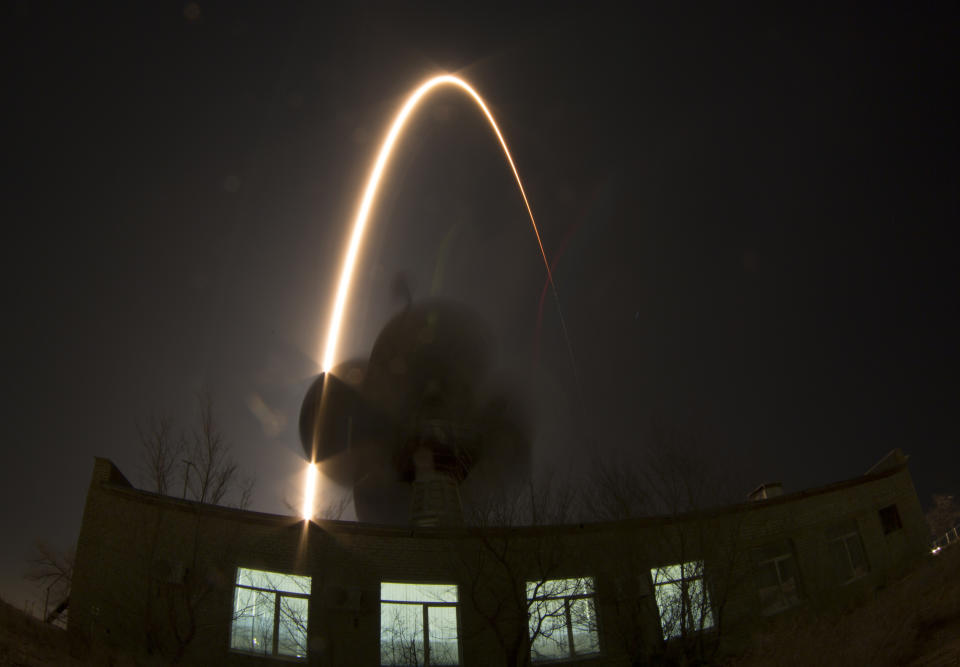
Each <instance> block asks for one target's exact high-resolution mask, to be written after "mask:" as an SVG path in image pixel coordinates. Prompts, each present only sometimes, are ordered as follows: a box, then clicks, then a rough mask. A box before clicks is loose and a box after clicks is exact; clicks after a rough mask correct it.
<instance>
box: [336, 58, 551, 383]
mask: <svg viewBox="0 0 960 667" xmlns="http://www.w3.org/2000/svg"><path fill="white" fill-rule="evenodd" d="M442 85H452V86H456V87H458V88H460V89H461V90H463V91H465V92H466V93H467V94H468V95H469V96H470V97H471V98H473V101H474V102H476V103H477V106H479V107H480V109H481V111H483V115H485V116H486V117H487V120H488V121H489V122H490V127H491V128H493V132H494V134H496V135H497V139H498V140H499V141H500V146H501V147H502V148H503V154H504V155H505V156H506V158H507V162H508V163H509V164H510V169H511V171H513V177H514V178H515V179H516V181H517V187H518V188H519V189H520V196H521V197H523V203H524V205H525V206H526V207H527V215H529V216H530V224H531V225H532V226H533V233H534V234H535V235H536V237H537V245H538V246H539V247H540V255H541V256H542V257H543V265H544V267H545V268H546V270H547V278H548V280H549V281H550V286H551V287H553V292H554V297H556V286H554V284H553V274H552V272H551V271H550V262H549V261H548V260H547V253H546V252H544V250H543V242H542V241H541V240H540V231H539V230H538V229H537V221H536V220H534V217H533V209H531V208H530V202H529V201H528V200H527V193H526V191H525V190H524V189H523V182H522V181H521V180H520V173H519V172H518V171H517V165H515V164H514V162H513V157H512V156H511V155H510V149H509V148H508V147H507V142H506V140H505V139H504V138H503V135H502V134H501V133H500V128H499V127H498V126H497V121H496V120H494V118H493V114H492V113H490V109H488V108H487V105H486V104H485V103H484V101H483V98H482V97H480V94H479V93H478V92H477V91H476V90H474V89H473V87H472V86H471V85H470V84H468V83H467V82H466V81H464V80H463V79H461V78H460V77H457V76H453V75H452V74H442V75H440V76H435V77H433V78H432V79H428V80H427V81H426V82H424V83H423V84H421V85H420V87H419V88H417V89H416V90H415V91H413V93H412V94H411V95H410V97H408V98H407V101H406V102H404V104H403V107H401V109H400V111H399V112H398V113H397V115H396V117H395V118H394V120H393V125H391V126H390V131H389V132H388V133H387V137H386V139H384V140H383V144H382V145H381V146H380V153H379V154H378V155H377V161H376V162H375V163H374V165H373V170H372V171H371V172H370V177H369V178H368V179H367V187H366V189H365V190H364V193H363V199H362V200H361V201H360V209H359V210H358V211H357V217H356V219H355V220H354V222H353V231H352V232H351V234H350V244H349V245H348V246H347V254H346V256H345V257H344V260H343V268H342V269H341V271H340V282H339V283H338V284H337V295H336V299H335V301H334V305H333V316H332V317H331V319H330V325H329V329H328V330H327V343H326V347H325V349H324V353H323V365H322V367H321V369H322V370H323V371H324V372H326V371H328V370H330V367H331V366H333V363H334V356H335V355H336V352H337V341H338V338H339V336H340V325H341V323H342V320H343V309H344V307H345V306H346V302H347V296H348V295H349V293H350V282H351V279H352V278H353V268H354V265H355V264H356V261H357V253H358V252H359V250H360V244H361V243H362V242H363V232H364V229H365V228H366V226H367V218H368V217H369V216H370V210H371V208H372V207H373V202H374V199H375V198H376V196H377V188H378V187H379V185H380V178H381V177H382V176H383V171H384V169H385V168H386V166H387V161H388V160H389V159H390V155H391V153H392V151H393V145H394V144H395V143H396V141H397V138H398V137H399V135H400V132H401V131H402V130H403V128H404V125H406V122H407V119H408V118H409V117H410V114H411V113H413V110H414V109H415V108H416V107H417V104H419V102H420V100H421V99H423V97H424V96H425V95H426V94H427V93H429V92H430V91H431V90H433V89H434V88H436V87H437V86H442ZM558 305H559V301H558ZM561 318H562V314H561ZM564 326H565V324H564ZM568 347H569V341H568Z"/></svg>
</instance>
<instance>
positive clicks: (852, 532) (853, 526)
mask: <svg viewBox="0 0 960 667" xmlns="http://www.w3.org/2000/svg"><path fill="white" fill-rule="evenodd" d="M847 525H848V524H842V525H841V526H838V527H837V528H835V529H834V531H835V534H834V535H831V534H830V533H827V549H828V550H830V549H832V547H833V545H834V544H835V543H839V544H842V545H843V552H844V554H846V556H847V565H848V566H849V568H850V574H851V575H852V576H851V577H850V578H848V579H841V580H840V585H841V586H846V585H847V584H850V583H853V582H854V581H857V580H858V579H863V578H864V577H865V576H867V575H868V574H870V559H869V557H868V556H867V549H866V547H865V546H864V545H863V538H862V537H861V536H860V526H859V525H858V524H857V522H856V521H853V522H851V523H850V524H849V529H846V526H847ZM842 531H845V532H842ZM851 540H856V541H857V543H858V544H859V545H860V553H861V554H863V565H864V567H863V573H862V574H857V568H856V567H854V563H853V556H852V555H851V553H850V541H851ZM838 574H839V573H838Z"/></svg>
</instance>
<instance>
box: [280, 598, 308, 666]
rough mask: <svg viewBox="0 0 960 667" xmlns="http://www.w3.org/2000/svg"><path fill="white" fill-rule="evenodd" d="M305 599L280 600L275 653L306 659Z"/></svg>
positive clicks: (306, 602) (306, 604) (306, 601)
mask: <svg viewBox="0 0 960 667" xmlns="http://www.w3.org/2000/svg"><path fill="white" fill-rule="evenodd" d="M308 602H309V601H308V600H307V598H292V597H287V596H281V598H280V624H279V631H278V633H277V653H278V654H279V655H286V656H292V657H295V658H306V657H307V606H308Z"/></svg>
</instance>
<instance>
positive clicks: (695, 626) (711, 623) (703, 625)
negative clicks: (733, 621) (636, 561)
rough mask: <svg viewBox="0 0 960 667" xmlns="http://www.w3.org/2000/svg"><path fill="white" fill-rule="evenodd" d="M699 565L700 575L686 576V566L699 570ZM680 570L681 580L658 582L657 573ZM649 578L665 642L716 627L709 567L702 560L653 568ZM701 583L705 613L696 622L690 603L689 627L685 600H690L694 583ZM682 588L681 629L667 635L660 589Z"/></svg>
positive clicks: (688, 612) (648, 574) (688, 610)
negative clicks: (690, 592) (684, 612)
mask: <svg viewBox="0 0 960 667" xmlns="http://www.w3.org/2000/svg"><path fill="white" fill-rule="evenodd" d="M698 564H699V574H694V575H691V576H687V575H685V574H684V572H685V567H686V566H691V565H692V566H694V569H695V570H696V569H697V566H698ZM674 567H676V568H680V578H679V579H664V580H662V581H658V580H657V576H656V575H655V573H659V572H661V571H664V570H668V569H670V568H674ZM647 576H648V577H649V578H650V588H651V590H652V591H653V602H654V605H655V607H656V610H657V619H658V620H659V622H660V635H661V636H662V638H663V641H665V642H670V641H673V640H676V639H679V638H682V637H683V636H684V635H685V634H696V633H700V632H707V631H708V630H711V629H713V628H714V627H716V624H717V623H716V619H715V618H714V609H713V596H712V595H711V594H710V589H709V587H708V586H707V567H706V563H705V562H704V561H703V560H702V559H698V560H689V561H683V562H681V563H669V564H667V565H661V566H659V567H652V568H650V570H649V571H648V573H647ZM698 581H699V582H700V590H701V593H702V595H703V600H704V604H703V611H702V612H701V613H699V618H698V619H696V621H695V620H694V617H693V612H694V609H693V605H692V604H689V602H688V609H687V614H686V615H687V616H688V617H689V620H690V626H689V627H687V626H686V624H685V619H684V618H683V613H682V612H683V607H682V605H683V604H684V603H683V599H684V598H687V599H688V600H689V597H690V594H689V587H690V585H691V584H692V583H694V582H698ZM674 585H679V586H680V594H681V596H682V597H681V615H680V629H679V631H676V632H674V633H673V634H669V635H668V634H667V630H665V629H664V627H663V619H664V613H665V612H664V609H663V608H662V607H661V606H660V595H659V594H658V589H659V588H661V587H664V586H674Z"/></svg>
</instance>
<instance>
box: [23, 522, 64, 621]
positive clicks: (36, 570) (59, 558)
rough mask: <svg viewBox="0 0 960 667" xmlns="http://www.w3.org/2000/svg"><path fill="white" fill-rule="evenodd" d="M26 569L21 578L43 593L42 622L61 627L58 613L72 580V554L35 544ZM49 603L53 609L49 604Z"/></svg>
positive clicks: (44, 543)
mask: <svg viewBox="0 0 960 667" xmlns="http://www.w3.org/2000/svg"><path fill="white" fill-rule="evenodd" d="M29 562H30V568H29V569H28V570H27V572H26V574H25V575H24V577H25V578H26V579H27V580H28V581H33V582H35V583H37V584H38V585H39V586H40V587H41V588H42V589H43V591H44V597H43V620H44V621H45V622H46V623H54V622H56V623H59V624H61V625H65V624H66V623H65V619H64V618H63V616H62V612H63V611H64V610H65V609H66V608H67V604H68V602H69V598H70V584H71V582H72V580H73V562H74V552H73V550H72V549H71V550H69V551H66V552H61V551H58V550H57V549H55V548H54V547H52V546H50V545H49V544H47V543H46V542H42V541H38V542H37V543H36V544H35V545H34V553H33V556H31V557H30V561H29ZM51 600H52V601H53V608H52V609H51V607H50V602H51Z"/></svg>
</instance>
